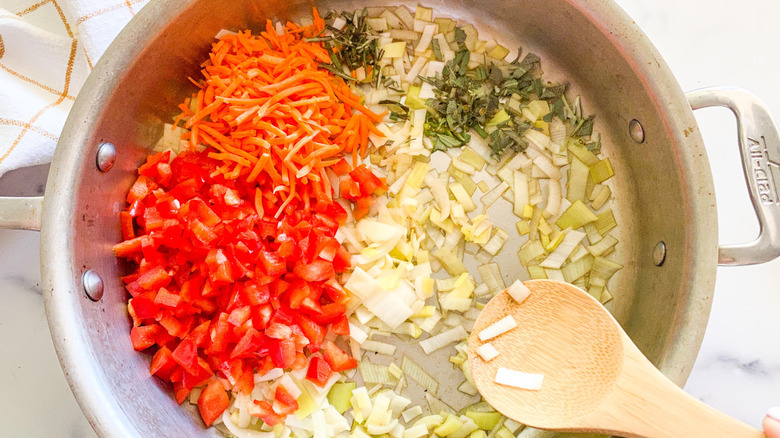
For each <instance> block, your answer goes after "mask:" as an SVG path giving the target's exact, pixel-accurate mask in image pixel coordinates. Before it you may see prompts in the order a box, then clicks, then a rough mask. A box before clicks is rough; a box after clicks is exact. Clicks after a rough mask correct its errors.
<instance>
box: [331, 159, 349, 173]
mask: <svg viewBox="0 0 780 438" xmlns="http://www.w3.org/2000/svg"><path fill="white" fill-rule="evenodd" d="M330 168H331V170H333V171H334V172H336V175H346V174H348V173H349V172H351V171H352V166H350V165H349V162H348V161H347V160H345V159H344V158H342V159H341V160H339V161H338V163H336V164H334V165H332V166H330Z"/></svg>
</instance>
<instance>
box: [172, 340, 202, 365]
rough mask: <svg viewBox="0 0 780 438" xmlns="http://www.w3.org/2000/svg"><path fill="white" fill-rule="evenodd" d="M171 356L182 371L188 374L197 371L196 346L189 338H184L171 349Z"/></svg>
mask: <svg viewBox="0 0 780 438" xmlns="http://www.w3.org/2000/svg"><path fill="white" fill-rule="evenodd" d="M172 357H173V360H175V361H176V363H178V364H179V365H181V367H182V368H184V371H186V372H188V373H190V374H197V373H198V371H199V370H198V346H197V344H196V343H195V341H194V340H192V339H191V338H184V339H183V340H182V341H181V342H180V343H179V345H178V346H177V347H176V349H174V350H173V353H172Z"/></svg>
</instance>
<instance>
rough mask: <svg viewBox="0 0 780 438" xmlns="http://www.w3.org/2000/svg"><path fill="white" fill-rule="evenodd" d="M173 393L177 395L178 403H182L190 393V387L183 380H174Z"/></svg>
mask: <svg viewBox="0 0 780 438" xmlns="http://www.w3.org/2000/svg"><path fill="white" fill-rule="evenodd" d="M173 393H174V395H175V396H176V403H178V404H181V403H182V402H183V401H184V400H186V399H187V396H188V395H190V389H189V388H187V387H185V386H184V383H182V382H181V381H179V382H173Z"/></svg>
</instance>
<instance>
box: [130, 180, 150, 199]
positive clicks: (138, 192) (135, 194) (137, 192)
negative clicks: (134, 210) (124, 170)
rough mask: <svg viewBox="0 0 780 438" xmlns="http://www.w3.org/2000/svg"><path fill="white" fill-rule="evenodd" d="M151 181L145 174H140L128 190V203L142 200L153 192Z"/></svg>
mask: <svg viewBox="0 0 780 438" xmlns="http://www.w3.org/2000/svg"><path fill="white" fill-rule="evenodd" d="M149 182H150V181H149V179H148V178H147V177H145V176H143V175H141V176H139V177H138V179H137V180H135V182H134V183H133V186H132V187H130V191H128V192H127V203H128V204H133V203H134V202H135V201H140V200H142V199H144V198H145V197H146V195H148V194H149V193H151V190H150V189H149Z"/></svg>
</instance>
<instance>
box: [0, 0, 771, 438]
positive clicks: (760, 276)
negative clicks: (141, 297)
mask: <svg viewBox="0 0 780 438" xmlns="http://www.w3.org/2000/svg"><path fill="white" fill-rule="evenodd" d="M618 3H619V4H620V5H621V6H622V7H623V8H624V9H626V11H627V12H628V13H629V14H630V15H631V16H632V17H633V18H634V19H635V20H636V22H637V23H638V24H639V26H640V27H641V28H642V29H644V31H645V32H646V33H647V34H648V36H649V37H650V39H651V40H652V41H653V42H654V43H655V44H656V46H657V47H658V49H659V50H660V52H661V54H662V55H663V57H664V58H665V60H666V61H667V63H668V64H669V65H670V66H671V69H672V71H673V72H674V74H675V75H676V76H677V79H678V80H679V82H680V84H681V85H682V88H683V89H684V90H692V89H695V88H700V87H705V86H713V85H733V86H739V87H743V88H746V89H749V90H751V91H753V92H754V93H755V94H757V95H758V96H760V97H761V98H762V99H763V100H764V101H765V102H766V103H768V105H769V107H770V109H771V111H772V113H773V114H774V115H775V116H776V118H778V119H780V80H778V75H777V73H778V72H780V57H778V56H777V53H776V51H777V43H778V42H780V26H777V24H776V23H777V20H778V18H780V3H776V2H767V1H766V0H741V1H739V2H734V1H732V0H654V1H648V0H619V1H618ZM696 116H697V119H698V121H699V123H700V127H701V130H702V132H703V134H704V139H705V143H706V145H707V150H708V153H709V158H710V162H711V165H712V168H713V173H714V175H715V186H716V195H717V198H718V213H719V220H720V238H721V241H722V242H741V241H748V240H751V239H752V238H753V237H755V235H756V234H757V232H758V225H757V221H756V219H755V216H754V214H753V213H752V209H751V206H750V202H749V200H748V197H747V191H746V189H745V184H744V181H743V176H742V170H741V167H740V166H741V165H740V161H739V154H738V152H737V148H736V124H735V122H734V119H733V117H732V116H731V115H730V114H729V113H728V112H727V111H726V110H703V111H698V112H697V113H696ZM46 171H47V168H46V166H38V167H36V168H31V169H26V170H23V171H19V172H14V173H12V174H9V175H7V176H5V177H3V178H2V179H0V194H2V195H17V196H21V195H25V196H29V195H35V194H41V193H42V192H43V183H44V181H45V175H46ZM38 247H39V235H38V234H37V233H33V232H23V231H0V248H2V251H0V300H2V301H1V302H2V305H0V351H2V353H0V425H2V427H3V430H4V433H3V435H5V436H29V437H40V438H44V437H63V436H70V437H85V436H94V433H93V432H92V430H91V428H90V426H89V424H88V423H87V422H86V420H85V419H84V417H83V416H82V414H81V411H80V410H79V407H78V405H77V404H76V401H75V400H74V398H73V396H72V395H71V392H70V389H69V388H68V385H67V384H66V382H65V378H64V376H63V373H62V371H61V369H60V366H59V362H58V361H57V357H56V355H55V353H54V348H53V346H52V342H51V339H50V337H49V328H48V325H47V324H46V319H45V316H44V311H43V299H42V296H41V291H40V286H39V285H40V273H39V264H38V260H39V250H38ZM778 283H780V261H775V262H772V263H768V264H765V265H762V266H754V267H743V268H720V270H719V271H718V281H717V284H716V290H715V298H714V302H713V307H712V316H711V319H710V323H709V326H708V328H707V332H706V336H705V339H704V344H703V345H702V349H701V352H700V354H699V358H698V360H697V361H696V365H695V366H694V369H693V373H692V374H691V377H690V380H689V381H688V384H687V385H686V386H685V389H686V390H687V391H688V392H690V393H691V394H693V395H694V396H695V397H697V398H699V399H701V400H704V401H705V402H707V403H709V404H711V405H712V406H714V407H716V408H718V409H720V410H722V411H724V412H726V413H728V414H730V415H733V416H735V417H737V418H739V419H740V420H743V421H745V422H747V423H749V424H752V425H754V426H759V425H760V422H761V419H762V418H763V416H764V414H765V412H766V410H767V408H769V407H770V406H774V405H780V348H778V347H779V346H780V345H778V338H780V317H778V316H779V315H780V291H779V290H778V288H777V286H776V285H777V284H778Z"/></svg>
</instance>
